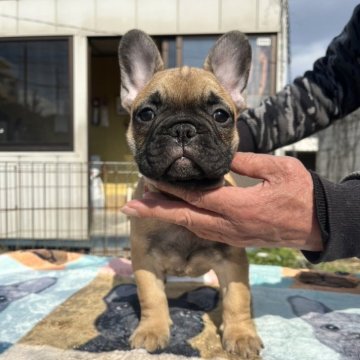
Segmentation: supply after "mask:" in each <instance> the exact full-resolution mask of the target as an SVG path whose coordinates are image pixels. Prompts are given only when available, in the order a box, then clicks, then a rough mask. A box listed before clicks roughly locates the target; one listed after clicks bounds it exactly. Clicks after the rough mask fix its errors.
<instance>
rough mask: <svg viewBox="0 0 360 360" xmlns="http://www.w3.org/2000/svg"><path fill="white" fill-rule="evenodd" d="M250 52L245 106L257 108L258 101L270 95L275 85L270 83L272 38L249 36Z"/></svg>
mask: <svg viewBox="0 0 360 360" xmlns="http://www.w3.org/2000/svg"><path fill="white" fill-rule="evenodd" d="M249 41H250V45H251V50H252V62H251V69H250V76H249V81H248V86H247V90H246V94H247V104H248V106H249V107H256V106H259V104H260V101H261V100H262V99H263V98H264V97H267V96H270V95H272V89H273V88H274V86H275V84H272V83H271V80H272V78H273V81H274V79H275V77H274V76H273V77H272V74H271V71H274V69H273V66H272V64H273V61H272V46H273V44H272V38H271V37H263V36H249Z"/></svg>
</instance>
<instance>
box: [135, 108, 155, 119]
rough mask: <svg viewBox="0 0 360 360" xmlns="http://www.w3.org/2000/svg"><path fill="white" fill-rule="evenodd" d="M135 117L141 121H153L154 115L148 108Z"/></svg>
mask: <svg viewBox="0 0 360 360" xmlns="http://www.w3.org/2000/svg"><path fill="white" fill-rule="evenodd" d="M137 117H138V118H139V119H140V120H141V121H145V122H146V121H151V120H153V119H154V117H155V113H154V111H153V110H152V109H150V108H144V109H142V110H140V111H139V112H138V114H137Z"/></svg>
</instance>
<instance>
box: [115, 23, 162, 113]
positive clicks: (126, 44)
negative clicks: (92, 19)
mask: <svg viewBox="0 0 360 360" xmlns="http://www.w3.org/2000/svg"><path fill="white" fill-rule="evenodd" d="M118 55H119V64H120V75H121V89H120V93H121V104H122V106H123V107H124V108H125V109H126V110H127V111H129V112H130V108H131V105H132V103H133V101H134V100H135V98H136V96H137V94H138V93H139V91H141V89H142V88H143V87H144V86H145V85H146V84H147V83H148V82H149V80H150V79H151V78H152V77H153V75H154V74H155V73H156V72H157V71H159V70H162V69H163V67H164V64H163V61H162V59H161V55H160V53H159V51H158V49H157V47H156V45H155V43H154V42H153V40H152V39H151V38H150V36H148V35H147V34H145V33H144V32H143V31H141V30H130V31H129V32H127V33H126V34H125V35H124V36H123V37H122V39H121V41H120V45H119V52H118Z"/></svg>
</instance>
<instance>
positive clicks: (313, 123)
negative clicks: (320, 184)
mask: <svg viewBox="0 0 360 360" xmlns="http://www.w3.org/2000/svg"><path fill="white" fill-rule="evenodd" d="M359 58H360V5H359V6H357V7H356V8H355V10H354V13H353V15H352V17H351V19H350V21H349V23H348V24H347V25H346V26H345V28H344V30H343V32H342V33H341V34H340V35H339V36H337V37H336V38H334V40H332V42H331V43H330V45H329V47H328V49H327V52H326V55H325V56H324V57H322V58H320V59H319V60H317V61H316V62H315V63H314V67H313V70H311V71H307V72H306V73H305V74H304V76H302V77H298V78H297V79H295V80H294V82H293V83H292V84H290V85H287V86H286V87H285V88H284V89H283V90H282V91H280V92H278V93H277V94H276V95H274V96H272V97H269V98H266V99H265V100H264V101H263V102H262V103H261V104H260V106H259V107H257V108H255V109H248V110H246V111H244V112H243V113H242V114H241V115H240V117H239V121H238V130H239V135H240V147H239V150H240V151H251V152H263V153H264V152H270V151H272V150H274V149H277V148H279V147H281V146H284V145H287V144H290V143H293V142H295V141H298V140H300V139H303V138H305V137H307V136H309V135H311V134H313V133H315V132H317V131H319V130H321V129H323V128H326V127H327V126H329V125H331V124H332V123H333V122H334V121H336V120H338V119H341V118H343V117H344V116H346V115H348V114H350V113H351V112H352V111H354V110H356V109H357V108H358V107H359V106H360V62H359Z"/></svg>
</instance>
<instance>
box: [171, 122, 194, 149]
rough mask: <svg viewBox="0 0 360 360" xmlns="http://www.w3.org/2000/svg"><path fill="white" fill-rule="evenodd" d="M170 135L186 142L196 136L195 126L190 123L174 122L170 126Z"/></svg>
mask: <svg viewBox="0 0 360 360" xmlns="http://www.w3.org/2000/svg"><path fill="white" fill-rule="evenodd" d="M169 132H170V135H171V136H172V137H174V138H176V139H178V140H179V141H180V142H181V143H183V144H185V143H187V142H188V141H189V140H190V139H191V138H193V137H194V136H196V133H197V132H196V127H195V126H194V125H192V124H190V123H181V124H175V125H174V126H172V127H171V128H170V131H169Z"/></svg>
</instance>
